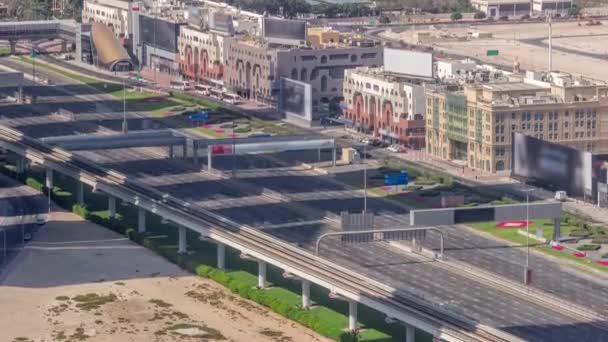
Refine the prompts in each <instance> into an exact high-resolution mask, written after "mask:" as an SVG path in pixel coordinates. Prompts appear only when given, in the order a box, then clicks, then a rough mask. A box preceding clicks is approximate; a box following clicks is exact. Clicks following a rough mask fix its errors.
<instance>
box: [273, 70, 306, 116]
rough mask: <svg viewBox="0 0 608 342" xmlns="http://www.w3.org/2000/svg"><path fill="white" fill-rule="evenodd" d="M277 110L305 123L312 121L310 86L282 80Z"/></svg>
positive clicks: (290, 80) (288, 79) (287, 79)
mask: <svg viewBox="0 0 608 342" xmlns="http://www.w3.org/2000/svg"><path fill="white" fill-rule="evenodd" d="M280 89H281V93H280V98H279V110H280V111H282V112H284V113H285V114H287V115H293V116H296V117H297V118H298V119H304V120H306V121H311V120H312V89H311V87H310V84H308V83H304V82H300V81H295V80H292V79H290V78H282V79H281V85H280Z"/></svg>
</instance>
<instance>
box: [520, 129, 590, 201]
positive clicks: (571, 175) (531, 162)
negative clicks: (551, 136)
mask: <svg viewBox="0 0 608 342" xmlns="http://www.w3.org/2000/svg"><path fill="white" fill-rule="evenodd" d="M512 149H513V151H512V152H513V153H512V156H513V167H512V171H511V172H512V175H513V176H515V177H522V178H525V179H528V180H530V181H532V182H534V183H536V184H538V185H541V186H544V187H548V188H550V189H552V190H564V191H566V192H567V193H568V195H570V196H583V195H591V194H592V191H593V177H592V174H593V170H592V168H593V167H592V165H593V163H592V160H593V158H592V154H591V153H590V152H584V151H579V150H576V149H574V148H571V147H567V146H563V145H559V144H554V143H550V142H547V141H544V140H540V139H536V138H532V137H529V136H527V135H525V134H522V133H514V134H513V145H512Z"/></svg>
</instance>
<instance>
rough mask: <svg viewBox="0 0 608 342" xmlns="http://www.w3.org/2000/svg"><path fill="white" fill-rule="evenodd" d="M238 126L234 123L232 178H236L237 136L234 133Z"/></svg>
mask: <svg viewBox="0 0 608 342" xmlns="http://www.w3.org/2000/svg"><path fill="white" fill-rule="evenodd" d="M235 127H236V124H235V123H234V122H232V126H231V128H232V134H231V135H232V178H236V136H235V133H234V128H235Z"/></svg>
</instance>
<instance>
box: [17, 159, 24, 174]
mask: <svg viewBox="0 0 608 342" xmlns="http://www.w3.org/2000/svg"><path fill="white" fill-rule="evenodd" d="M25 168H26V161H25V158H23V157H21V156H17V160H16V161H15V172H17V173H18V174H21V173H25Z"/></svg>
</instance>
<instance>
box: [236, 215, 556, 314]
mask: <svg viewBox="0 0 608 342" xmlns="http://www.w3.org/2000/svg"><path fill="white" fill-rule="evenodd" d="M272 212H273V211H270V210H255V211H254V210H239V211H237V212H236V213H234V214H232V215H229V216H230V217H232V218H235V217H237V216H236V215H247V216H245V217H242V216H238V217H242V218H241V219H242V220H252V219H253V220H256V219H257V220H259V219H265V218H266V217H267V216H266V215H268V214H267V213H272ZM279 212H280V211H279ZM244 213H247V214H244ZM287 217H292V214H291V213H289V214H287ZM305 217H309V215H305ZM375 254H376V253H374V255H375ZM394 258H395V256H394V255H393V256H390V257H388V259H390V260H391V262H392V261H394ZM372 260H374V259H372ZM369 264H370V262H367V264H366V265H364V266H370V265H369ZM380 266H382V265H380ZM406 271H407V273H411V274H414V275H415V276H416V277H417V278H421V277H422V274H424V273H428V274H432V275H433V279H437V278H440V276H437V275H436V273H440V272H437V271H434V270H428V269H427V270H424V269H407V270H406ZM391 272H393V273H394V272H396V271H391ZM441 277H443V275H442V276H441ZM451 277H452V278H453V277H455V276H454V275H451ZM384 281H385V282H387V283H390V279H384ZM440 282H442V283H450V286H451V284H452V283H454V284H456V285H457V286H456V289H454V291H456V290H461V289H463V288H469V287H468V286H465V285H463V284H459V283H456V282H455V280H454V279H445V280H443V281H442V280H440ZM410 285H415V284H410ZM467 285H468V284H467ZM477 292H479V293H482V292H483V291H481V290H480V291H477ZM489 295H492V294H491V293H489ZM454 298H457V299H458V298H459V297H454ZM498 298H500V297H498ZM448 299H449V298H448ZM458 300H461V299H458ZM503 304H505V303H503ZM460 305H462V304H460ZM494 306H496V304H495V305H494ZM524 309H527V308H524ZM471 311H472V312H473V313H474V312H475V309H474V308H471ZM514 322H515V323H517V321H514ZM512 323H513V322H512ZM550 323H554V322H550ZM558 323H560V322H558ZM557 325H563V324H557Z"/></svg>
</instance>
